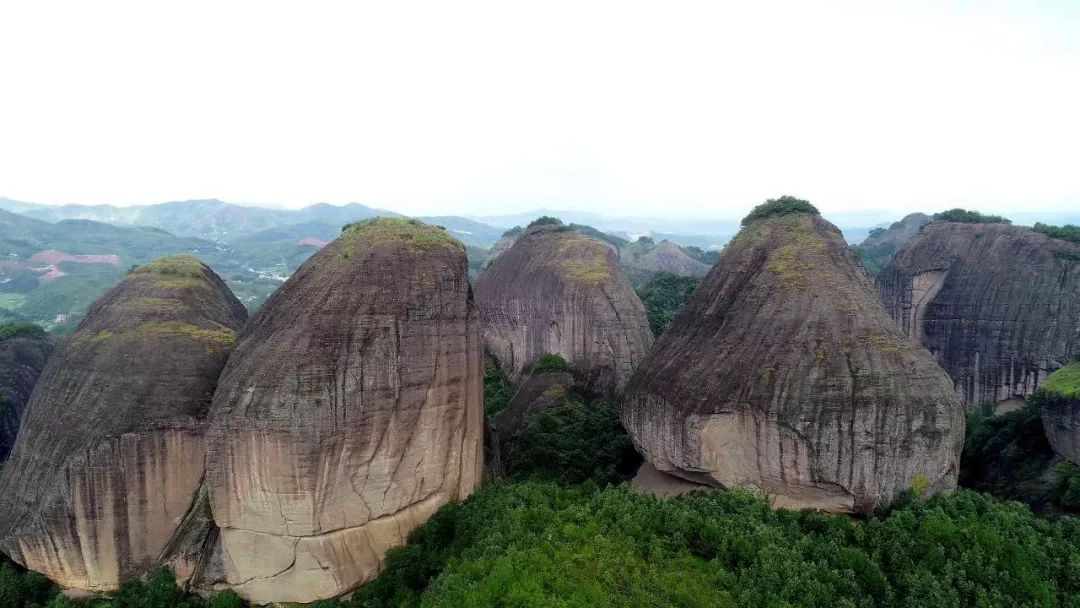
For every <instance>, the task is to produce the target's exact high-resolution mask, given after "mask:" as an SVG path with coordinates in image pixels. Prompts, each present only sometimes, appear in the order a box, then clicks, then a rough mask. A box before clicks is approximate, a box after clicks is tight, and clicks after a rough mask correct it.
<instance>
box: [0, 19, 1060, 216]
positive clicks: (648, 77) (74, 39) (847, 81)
mask: <svg viewBox="0 0 1080 608" xmlns="http://www.w3.org/2000/svg"><path fill="white" fill-rule="evenodd" d="M810 4H811V3H805V2H794V1H791V2H762V3H753V4H752V5H745V4H740V5H730V6H724V7H721V6H717V5H716V4H714V3H706V2H702V3H694V2H692V3H684V4H678V5H665V6H663V7H659V6H657V7H656V8H655V9H651V8H650V7H649V6H642V5H635V6H631V5H628V4H626V3H615V2H585V3H580V2H553V3H545V4H544V5H542V6H538V7H521V6H513V5H508V4H505V3H498V2H467V3H461V4H459V3H454V4H452V5H449V4H440V3H431V4H421V5H415V4H410V5H402V4H392V5H388V4H356V3H345V2H340V3H338V2H319V3H310V4H309V3H305V4H304V5H302V6H301V5H295V6H288V5H286V6H272V5H269V4H267V3H257V2H228V3H218V2H206V1H197V2H191V3H184V4H181V5H174V6H168V7H160V6H149V5H147V4H145V3H140V2H134V1H106V2H102V3H92V4H87V3H79V2H59V3H9V4H8V5H5V6H3V7H0V24H3V25H0V27H2V28H3V29H2V31H3V35H2V36H0V53H3V54H4V55H5V56H7V57H18V58H19V60H18V61H9V62H5V63H4V64H3V65H0V82H3V83H4V85H5V89H6V90H7V91H8V92H7V93H6V94H5V95H4V96H3V97H2V98H0V133H3V135H4V146H3V147H2V148H0V195H2V196H6V197H10V198H11V199H15V200H20V201H27V202H33V203H40V204H113V205H119V206H130V205H134V204H153V203H157V202H166V201H175V200H185V199H206V198H219V199H221V200H226V201H229V202H235V203H237V204H249V205H257V206H268V205H281V206H284V207H286V208H297V207H301V206H305V205H308V204H312V203H316V202H319V201H326V202H329V203H331V204H344V203H346V202H350V201H357V202H362V203H363V204H365V205H369V206H373V207H377V208H384V209H389V210H392V211H395V212H398V213H403V214H408V215H434V214H454V215H468V216H488V215H496V214H503V213H517V212H524V211H529V210H533V209H540V208H547V209H577V210H581V211H588V212H594V213H599V214H605V215H622V216H627V217H654V216H657V215H663V216H665V217H675V218H698V217H701V218H717V219H722V218H732V217H740V216H741V215H743V214H745V212H746V211H748V210H749V209H750V208H751V207H753V206H754V205H755V204H758V203H760V202H762V201H764V200H765V199H767V198H771V197H775V196H779V195H781V194H793V195H795V196H799V197H801V198H805V199H808V200H810V201H811V202H813V203H814V204H815V205H817V206H818V207H819V208H820V209H821V210H822V213H824V214H826V215H830V214H841V213H858V212H860V211H870V210H874V211H884V212H888V213H890V214H892V215H904V214H906V213H908V212H911V211H935V210H942V209H947V208H951V207H965V208H972V209H979V210H981V211H984V212H989V213H1001V214H1005V215H1008V214H1010V213H1014V212H1016V211H1017V210H1023V211H1024V212H1047V213H1063V212H1068V211H1071V210H1073V209H1077V208H1080V180H1077V179H1076V177H1075V174H1076V167H1077V166H1080V148H1078V147H1077V146H1076V145H1075V142H1076V141H1080V113H1078V112H1076V108H1077V107H1080V79H1078V78H1076V75H1077V74H1080V3H1070V2H1053V1H1052V2H1042V3H1038V4H1035V3H1030V2H1019V1H998V2H981V3H964V4H955V3H954V4H949V5H944V4H942V3H934V2H928V1H927V2H922V1H920V2H909V3H903V4H902V5H892V6H886V5H884V4H881V3H874V4H872V5H867V4H866V3H859V2H853V1H847V0H831V1H828V2H819V3H813V6H811V5H810Z"/></svg>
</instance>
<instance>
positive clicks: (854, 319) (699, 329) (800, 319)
mask: <svg viewBox="0 0 1080 608" xmlns="http://www.w3.org/2000/svg"><path fill="white" fill-rule="evenodd" d="M796 202H800V203H801V204H802V206H799V207H797V209H810V210H813V207H811V206H810V205H809V204H808V203H805V202H802V201H797V200H796ZM785 203H787V201H786V199H781V201H770V202H769V203H767V204H766V205H764V206H762V207H759V209H758V210H755V212H754V214H752V215H751V217H750V218H748V219H747V220H744V223H745V224H746V226H745V227H744V228H743V230H742V231H741V232H740V233H739V235H738V236H737V237H736V238H735V239H734V240H733V241H732V243H731V244H730V245H729V246H728V247H727V248H726V249H725V250H724V252H723V253H722V254H721V258H720V261H719V262H718V263H717V265H716V266H715V267H714V268H713V270H712V271H711V272H710V273H709V275H708V276H707V277H706V278H705V280H704V281H703V282H702V284H701V287H700V288H699V289H698V291H697V292H696V294H695V295H694V296H693V298H692V299H691V300H690V302H689V303H688V304H687V305H686V307H685V308H684V309H683V310H682V311H681V312H680V313H679V314H678V316H677V317H676V318H675V321H674V323H673V324H672V325H671V327H670V328H669V329H668V330H667V331H666V332H665V333H664V335H663V336H662V337H661V338H660V339H659V340H658V341H657V344H656V345H655V347H654V348H653V351H652V352H651V353H650V355H649V357H648V359H647V360H646V361H645V363H643V364H642V365H641V367H639V368H638V370H637V372H635V374H634V376H633V379H632V380H631V382H630V384H629V385H628V387H627V390H626V394H627V397H626V401H625V403H624V406H623V410H622V420H623V424H624V426H625V427H626V429H627V431H628V432H629V434H630V436H631V438H632V439H633V441H634V444H635V446H636V447H637V448H638V450H639V451H640V452H641V453H642V455H643V456H644V457H645V460H646V461H647V462H648V463H650V464H651V465H652V466H653V467H655V469H656V470H657V471H659V472H661V473H665V474H667V475H673V476H676V477H680V478H682V479H684V480H687V481H691V482H694V483H697V484H703V485H709V486H712V487H715V488H724V489H727V488H736V487H744V488H752V489H756V490H760V491H764V492H766V493H768V494H770V495H771V496H772V497H773V499H774V500H775V504H776V505H778V506H787V507H797V508H803V507H806V508H814V509H820V510H825V511H835V512H857V513H870V512H871V511H873V509H874V508H875V507H877V506H878V505H883V504H888V503H889V502H890V501H891V500H892V499H893V498H895V497H896V496H897V495H898V494H899V493H900V492H903V491H904V490H907V489H909V488H914V489H916V490H918V491H920V492H923V493H930V492H936V491H949V490H952V489H954V488H955V486H956V476H957V472H958V464H959V459H960V450H961V447H962V442H963V438H964V415H963V411H962V408H961V407H960V403H959V401H958V399H957V398H956V396H955V394H954V393H953V391H952V388H951V384H950V382H949V379H948V377H947V376H946V375H945V373H944V372H943V371H942V370H941V368H940V367H938V366H937V365H936V364H935V363H934V361H933V359H932V358H931V357H930V356H929V354H928V353H927V352H926V351H925V350H923V349H922V348H920V347H918V346H916V345H914V344H912V343H911V342H910V341H909V340H907V339H906V337H905V336H904V335H903V334H902V333H901V332H900V330H899V329H898V328H897V327H896V324H895V323H893V321H892V319H890V318H889V316H888V315H887V314H886V312H885V310H884V308H883V307H882V305H881V302H880V300H879V299H878V298H877V296H876V294H875V293H874V290H873V286H872V285H871V283H870V281H869V279H868V278H867V277H866V274H865V273H864V272H863V270H862V267H861V265H860V264H859V262H858V260H857V259H856V258H855V255H854V253H853V252H852V251H851V249H850V248H849V247H848V246H847V244H846V243H845V242H844V239H843V237H842V235H841V233H840V231H839V230H838V229H837V228H836V227H835V226H833V225H832V224H830V223H829V222H827V221H825V220H823V219H821V218H820V217H818V216H817V215H816V210H813V211H812V213H811V212H789V213H786V214H784V212H783V210H784V209H786V208H787V206H786V205H785ZM777 207H779V208H780V210H778V211H776V212H773V214H771V215H770V214H769V212H770V210H771V209H775V208H777ZM650 473H651V472H650ZM665 485H668V486H670V485H671V484H665Z"/></svg>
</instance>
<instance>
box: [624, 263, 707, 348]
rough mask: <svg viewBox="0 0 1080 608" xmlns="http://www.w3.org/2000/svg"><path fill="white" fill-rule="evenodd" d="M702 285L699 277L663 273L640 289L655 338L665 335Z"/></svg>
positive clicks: (639, 295) (639, 292)
mask: <svg viewBox="0 0 1080 608" xmlns="http://www.w3.org/2000/svg"><path fill="white" fill-rule="evenodd" d="M700 284H701V279H700V278H698V277H687V276H680V275H676V274H671V273H669V272H661V273H658V274H657V275H656V276H655V277H653V279H652V280H651V281H649V282H648V283H646V284H645V285H643V286H642V287H641V288H640V289H638V297H640V298H641V302H642V304H644V305H645V315H646V316H647V317H648V319H649V327H650V328H651V329H652V332H653V335H654V336H659V335H660V334H662V333H664V330H666V329H667V328H668V327H669V326H670V325H671V322H672V321H674V320H675V315H677V314H679V311H680V310H682V308H683V306H685V305H686V303H687V302H689V301H690V298H691V297H692V296H693V295H694V292H696V291H697V288H698V285H700Z"/></svg>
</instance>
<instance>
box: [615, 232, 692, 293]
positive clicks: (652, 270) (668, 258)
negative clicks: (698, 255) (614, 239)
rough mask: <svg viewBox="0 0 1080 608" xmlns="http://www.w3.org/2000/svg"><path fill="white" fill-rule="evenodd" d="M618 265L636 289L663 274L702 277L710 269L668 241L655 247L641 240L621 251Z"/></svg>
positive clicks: (621, 248)
mask: <svg viewBox="0 0 1080 608" xmlns="http://www.w3.org/2000/svg"><path fill="white" fill-rule="evenodd" d="M619 263H620V264H621V265H622V267H623V268H624V269H626V274H627V276H628V277H629V278H630V281H631V282H632V283H633V284H634V285H637V286H641V285H643V284H645V283H648V282H649V281H650V280H652V278H653V277H655V276H656V275H657V274H659V273H661V272H669V273H671V274H677V275H681V276H691V277H703V276H705V275H707V274H709V270H710V268H711V267H710V266H709V265H708V264H705V263H702V262H699V261H698V260H695V259H694V258H692V257H690V255H689V254H687V253H686V251H684V250H683V248H682V247H679V246H678V245H676V244H675V243H672V242H671V241H668V240H666V239H665V240H663V241H660V242H659V243H656V244H654V243H653V242H652V240H651V239H648V240H646V239H638V240H636V241H634V242H632V243H628V244H626V245H623V246H622V247H620V248H619Z"/></svg>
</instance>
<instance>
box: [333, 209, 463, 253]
mask: <svg viewBox="0 0 1080 608" xmlns="http://www.w3.org/2000/svg"><path fill="white" fill-rule="evenodd" d="M339 239H340V240H341V241H342V243H341V244H342V248H341V252H340V256H341V258H342V259H346V260H347V259H350V258H352V257H353V256H355V255H356V254H357V253H359V252H360V251H363V250H366V249H371V248H373V247H378V246H380V245H386V244H393V243H399V244H401V245H404V246H405V247H408V248H409V249H410V250H413V251H416V250H423V249H430V248H432V247H456V248H458V249H461V250H462V251H464V250H465V246H464V245H462V244H461V242H459V241H458V240H457V239H455V238H454V237H452V236H450V233H449V232H447V231H446V230H445V229H443V228H439V227H437V226H430V225H428V224H425V223H424V222H421V221H420V220H414V219H410V218H404V217H376V218H372V219H370V220H364V221H362V222H356V223H354V224H346V225H345V227H344V228H342V229H341V236H340V237H339Z"/></svg>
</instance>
